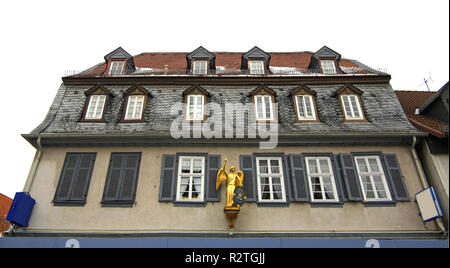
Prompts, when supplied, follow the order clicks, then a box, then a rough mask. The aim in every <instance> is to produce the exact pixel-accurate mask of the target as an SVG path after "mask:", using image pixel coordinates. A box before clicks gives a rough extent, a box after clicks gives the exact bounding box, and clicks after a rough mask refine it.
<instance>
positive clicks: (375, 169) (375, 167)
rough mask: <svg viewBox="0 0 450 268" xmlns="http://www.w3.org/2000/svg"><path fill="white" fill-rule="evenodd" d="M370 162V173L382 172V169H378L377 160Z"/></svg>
mask: <svg viewBox="0 0 450 268" xmlns="http://www.w3.org/2000/svg"><path fill="white" fill-rule="evenodd" d="M368 161H369V166H370V171H372V172H380V169H379V168H378V163H377V160H376V159H375V158H369V159H368Z"/></svg>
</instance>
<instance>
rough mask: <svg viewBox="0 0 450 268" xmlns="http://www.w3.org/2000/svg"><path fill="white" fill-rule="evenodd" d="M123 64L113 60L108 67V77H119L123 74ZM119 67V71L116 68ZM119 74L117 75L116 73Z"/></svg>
mask: <svg viewBox="0 0 450 268" xmlns="http://www.w3.org/2000/svg"><path fill="white" fill-rule="evenodd" d="M124 65H125V64H124V62H123V61H120V60H113V61H111V64H110V66H109V75H121V74H123V66H124ZM118 67H120V69H119V68H118ZM118 72H119V73H118Z"/></svg>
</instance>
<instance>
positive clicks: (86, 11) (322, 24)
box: [0, 0, 449, 198]
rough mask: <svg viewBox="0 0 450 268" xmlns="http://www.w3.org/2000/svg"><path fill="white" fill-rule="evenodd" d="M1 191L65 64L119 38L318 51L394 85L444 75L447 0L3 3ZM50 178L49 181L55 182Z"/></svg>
mask: <svg viewBox="0 0 450 268" xmlns="http://www.w3.org/2000/svg"><path fill="white" fill-rule="evenodd" d="M0 27H1V28H0V29H1V31H0V39H1V42H0V48H1V53H2V63H3V64H1V65H0V74H1V76H0V78H1V80H0V89H1V93H2V105H1V106H0V111H1V118H2V120H3V124H2V125H3V127H2V131H1V139H0V145H1V149H2V154H0V167H1V170H2V173H1V175H0V193H3V194H5V195H7V196H9V197H11V198H12V197H14V194H15V192H18V191H22V188H23V186H24V184H25V180H26V177H27V175H28V172H29V169H30V167H31V163H32V160H33V157H34V153H35V149H34V148H33V147H32V146H31V145H30V144H28V142H26V141H25V140H24V139H23V138H22V137H21V136H20V134H24V133H29V132H30V131H31V130H33V129H34V128H35V127H36V126H37V125H38V124H40V123H41V122H42V120H43V119H44V118H45V116H46V114H47V111H48V109H49V108H50V105H51V103H52V101H53V98H54V96H55V94H56V92H57V89H58V87H59V86H60V84H61V76H63V75H64V73H65V71H69V70H84V69H87V68H89V67H91V66H93V65H95V64H97V63H100V62H102V61H103V57H104V55H106V54H108V53H109V52H111V51H112V50H114V49H116V48H117V47H119V46H122V47H123V48H124V49H125V50H127V51H128V52H129V53H130V54H132V55H137V54H140V53H142V52H162V51H165V52H190V51H192V50H194V49H195V48H197V47H198V46H200V45H202V46H204V47H205V48H206V49H208V50H209V51H232V52H246V51H248V50H249V49H250V48H252V47H253V46H255V45H257V46H258V47H260V48H261V49H263V50H265V51H268V52H276V51H313V52H314V51H317V50H318V49H320V48H321V47H322V46H324V45H327V46H328V47H330V48H331V49H333V50H335V51H337V52H338V53H340V54H341V55H342V57H343V58H349V59H356V60H358V61H360V62H362V63H364V64H366V65H368V66H370V67H372V68H385V69H387V72H388V73H389V74H391V75H392V80H391V84H392V86H393V87H394V89H395V90H427V88H426V86H425V85H424V84H423V82H424V81H423V79H424V78H425V79H429V78H430V76H431V79H432V81H431V80H430V81H429V86H430V88H431V90H432V91H436V90H438V89H439V88H440V87H441V86H442V85H443V84H445V83H446V82H447V81H448V76H449V1H448V0H429V1H423V0H422V1H417V0H408V1H406V0H395V1H393V0H378V1H362V0H355V1H353V0H341V1H325V0H323V1H319V0H315V1H284V0H277V1H265V0H258V1H244V0H238V1H236V0H227V1H212V0H210V1H195V0H191V1H170V0H164V1H148V0H147V1H134V0H128V1H114V0H109V1H97V0H89V1H85V0H77V1H62V0H59V1H48V0H40V1H36V0H34V1H32V0H27V1H20V0H14V1H1V4H0ZM53 186H54V185H49V187H53Z"/></svg>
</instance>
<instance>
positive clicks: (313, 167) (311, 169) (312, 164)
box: [308, 159, 319, 174]
mask: <svg viewBox="0 0 450 268" xmlns="http://www.w3.org/2000/svg"><path fill="white" fill-rule="evenodd" d="M308 166H309V172H310V173H314V174H317V173H319V170H318V169H317V162H316V160H315V159H309V160H308Z"/></svg>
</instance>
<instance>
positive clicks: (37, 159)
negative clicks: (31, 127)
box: [5, 135, 42, 236]
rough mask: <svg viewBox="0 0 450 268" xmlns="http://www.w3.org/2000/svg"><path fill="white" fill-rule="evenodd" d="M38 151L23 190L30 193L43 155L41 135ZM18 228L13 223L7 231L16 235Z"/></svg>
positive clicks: (38, 141) (38, 139) (37, 143)
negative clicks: (15, 231)
mask: <svg viewBox="0 0 450 268" xmlns="http://www.w3.org/2000/svg"><path fill="white" fill-rule="evenodd" d="M36 145H37V148H36V149H37V151H36V154H35V155H34V159H33V163H32V164H31V168H30V172H29V173H28V177H27V180H26V182H25V186H24V187H23V190H22V191H23V192H25V193H29V192H30V190H31V185H32V184H33V181H34V177H35V176H36V171H37V168H38V166H39V162H40V161H41V156H42V144H41V136H40V135H39V136H38V138H37V141H36ZM15 229H17V226H16V225H15V224H13V223H12V224H11V225H10V226H9V228H8V230H7V231H6V232H5V233H8V234H9V235H11V236H14V230H15Z"/></svg>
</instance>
